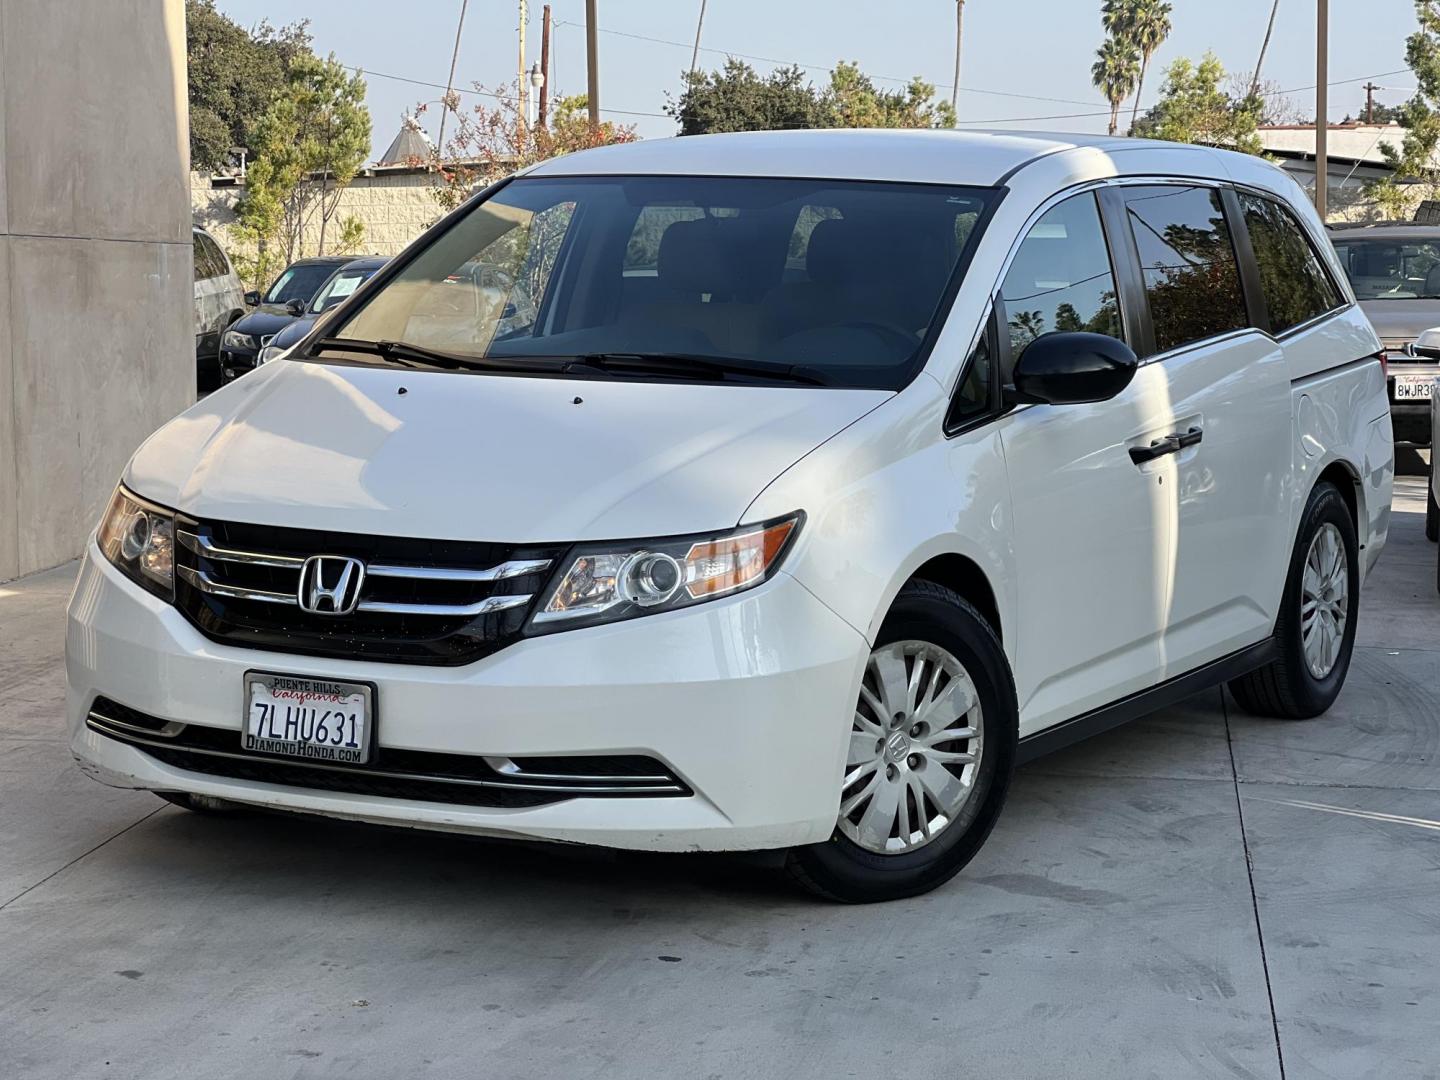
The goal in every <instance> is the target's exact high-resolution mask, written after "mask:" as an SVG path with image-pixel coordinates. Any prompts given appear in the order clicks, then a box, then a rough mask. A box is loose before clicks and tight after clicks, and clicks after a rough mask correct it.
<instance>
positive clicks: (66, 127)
mask: <svg viewBox="0 0 1440 1080" xmlns="http://www.w3.org/2000/svg"><path fill="white" fill-rule="evenodd" d="M188 132H189V118H188V115H187V110H186V89H185V16H184V3H183V0H66V2H65V3H56V2H55V0H0V581H5V580H7V579H10V578H14V577H17V576H20V575H22V574H28V573H30V572H32V571H35V570H42V569H45V568H46V567H51V566H56V565H58V564H60V563H63V562H65V561H67V560H68V559H72V558H74V557H75V556H76V555H78V554H79V553H80V551H81V549H82V547H83V545H84V542H85V538H86V536H87V535H88V534H89V531H90V529H91V528H92V527H93V526H94V524H95V520H96V518H97V517H98V516H99V513H100V511H101V509H102V507H103V504H104V502H105V499H106V497H107V496H108V495H109V493H110V491H111V489H112V487H113V486H114V484H115V481H116V479H117V478H118V476H119V473H120V469H121V467H122V466H123V465H124V463H125V460H126V459H127V458H128V457H129V455H130V454H131V453H132V452H133V451H134V449H135V447H136V446H138V445H139V444H140V442H141V441H142V440H143V439H144V438H145V436H147V435H148V434H149V433H150V432H151V431H153V430H154V429H155V428H157V427H159V426H160V425H161V424H162V423H164V422H165V421H166V420H168V419H169V418H170V417H172V416H174V415H175V414H176V413H178V412H179V411H181V410H182V409H184V408H185V407H186V406H187V405H188V404H190V403H192V402H193V401H194V400H195V346H194V315H193V301H192V296H193V285H192V270H191V261H192V256H191V244H190V198H189V194H190V193H189V135H188Z"/></svg>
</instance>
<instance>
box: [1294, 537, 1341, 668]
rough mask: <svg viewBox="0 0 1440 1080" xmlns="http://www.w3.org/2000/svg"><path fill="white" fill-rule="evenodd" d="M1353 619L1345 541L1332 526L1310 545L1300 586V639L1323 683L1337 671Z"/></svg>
mask: <svg viewBox="0 0 1440 1080" xmlns="http://www.w3.org/2000/svg"><path fill="white" fill-rule="evenodd" d="M1349 617H1350V574H1349V565H1348V561H1347V559H1346V557H1345V541H1344V539H1343V538H1342V537H1341V536H1340V530H1339V529H1337V528H1336V527H1335V526H1334V525H1332V524H1331V523H1329V522H1326V523H1325V524H1324V525H1322V526H1321V527H1320V529H1319V531H1318V532H1316V533H1315V537H1314V539H1312V540H1311V541H1310V550H1309V551H1308V552H1307V553H1306V555H1305V571H1304V576H1303V577H1302V578H1301V582H1300V636H1301V641H1302V643H1303V645H1304V649H1305V665H1306V666H1307V667H1308V668H1309V669H1310V674H1311V675H1313V676H1315V678H1317V679H1323V678H1325V677H1326V676H1327V675H1329V674H1330V672H1331V671H1333V670H1334V669H1335V664H1336V662H1337V661H1338V660H1339V658H1340V645H1341V643H1342V642H1343V641H1344V640H1345V624H1346V621H1347V620H1348V619H1349Z"/></svg>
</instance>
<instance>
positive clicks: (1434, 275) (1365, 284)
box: [1335, 237, 1440, 300]
mask: <svg viewBox="0 0 1440 1080" xmlns="http://www.w3.org/2000/svg"><path fill="white" fill-rule="evenodd" d="M1335 252H1336V254H1337V255H1339V256H1340V265H1341V266H1343V267H1345V274H1346V276H1347V277H1349V279H1350V285H1351V287H1352V288H1353V289H1354V290H1355V298H1356V299H1357V300H1416V299H1421V298H1429V299H1434V298H1440V239H1436V240H1425V239H1421V238H1418V237H1411V238H1391V239H1388V240H1387V239H1366V240H1358V239H1357V240H1336V241H1335Z"/></svg>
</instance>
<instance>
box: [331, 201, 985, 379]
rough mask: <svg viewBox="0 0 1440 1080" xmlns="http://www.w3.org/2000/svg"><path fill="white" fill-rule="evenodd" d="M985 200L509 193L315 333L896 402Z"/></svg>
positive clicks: (478, 210) (474, 212)
mask: <svg viewBox="0 0 1440 1080" xmlns="http://www.w3.org/2000/svg"><path fill="white" fill-rule="evenodd" d="M993 196H994V192H993V191H990V190H986V189H976V188H956V187H941V186H935V185H920V184H893V183H871V182H856V181H835V180H786V179H772V178H724V177H653V176H652V177H584V178H576V179H520V180H516V181H514V182H513V183H511V184H508V185H506V186H505V187H504V188H502V189H501V190H500V191H499V192H497V193H496V194H495V196H493V197H492V198H490V199H489V200H487V201H486V202H484V203H482V204H480V205H477V206H476V207H475V208H474V209H473V210H472V211H471V212H470V213H469V214H468V215H467V216H465V217H464V218H462V219H461V220H460V221H459V222H457V223H456V225H454V226H453V227H452V228H450V229H448V230H447V231H446V232H445V233H444V234H443V235H441V236H440V237H439V238H438V239H437V240H436V241H435V242H434V243H432V244H430V245H429V246H428V247H426V248H425V249H424V250H423V251H421V252H420V253H419V254H418V255H417V256H416V257H415V259H414V260H413V261H412V262H411V263H410V264H409V265H408V266H406V267H405V268H404V269H403V270H402V271H401V272H400V273H399V274H398V275H396V277H395V278H394V279H393V280H391V281H390V282H389V283H388V284H386V286H385V287H384V288H383V289H381V290H380V291H379V292H378V293H376V294H375V295H374V296H373V297H371V298H370V300H369V302H368V303H366V304H365V306H364V307H363V308H361V309H360V310H359V311H358V312H356V313H355V314H354V315H353V316H349V317H348V318H347V319H346V322H345V324H344V325H341V326H335V327H332V328H331V329H330V333H331V334H332V335H334V336H335V337H340V338H345V339H350V340H356V339H360V340H365V341H372V342H385V341H393V342H404V343H406V344H408V345H414V346H420V347H423V348H425V349H430V350H435V351H444V352H446V353H449V354H452V355H457V356H464V357H475V358H478V357H486V358H492V359H494V358H525V357H537V358H538V357H557V356H566V357H584V356H597V355H602V354H613V353H624V354H642V355H649V354H653V355H670V356H674V355H677V354H679V355H683V356H687V357H702V358H716V359H721V360H724V359H729V360H733V361H743V362H748V363H751V364H754V363H757V362H758V363H778V364H783V365H795V366H797V367H804V369H805V370H806V371H807V372H811V373H813V374H814V380H813V381H823V382H825V383H827V384H830V385H836V386H855V387H873V388H884V389H895V388H898V387H900V386H903V385H904V383H905V382H906V381H907V380H908V378H909V376H910V375H911V374H912V372H913V369H914V365H915V362H916V360H917V358H918V356H919V353H920V348H921V344H922V341H923V340H924V338H925V335H926V332H927V330H928V329H929V328H930V326H931V323H932V322H933V321H934V320H935V319H936V318H937V317H939V316H940V315H943V312H941V311H940V310H939V309H940V307H941V301H942V299H943V297H944V294H945V288H946V284H947V282H948V281H949V279H950V277H951V275H952V272H953V271H954V268H955V265H956V263H957V262H958V261H959V259H960V257H961V255H962V253H963V251H964V250H965V247H966V244H967V243H968V242H970V241H971V240H972V234H973V233H974V230H975V224H976V221H977V220H978V218H979V216H980V213H981V211H982V210H983V209H984V207H985V204H986V202H987V200H989V199H990V198H992V197H993ZM514 366H515V365H511V368H512V369H513V367H514Z"/></svg>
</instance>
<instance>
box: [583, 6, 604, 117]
mask: <svg viewBox="0 0 1440 1080" xmlns="http://www.w3.org/2000/svg"><path fill="white" fill-rule="evenodd" d="M595 7H596V3H595V0H585V97H586V99H587V100H588V101H589V103H590V127H591V129H592V130H593V129H595V128H598V127H599V126H600V42H599V35H600V26H599V18H600V17H599V16H598V15H597V14H596V13H595Z"/></svg>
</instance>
